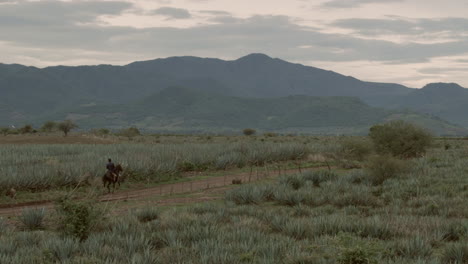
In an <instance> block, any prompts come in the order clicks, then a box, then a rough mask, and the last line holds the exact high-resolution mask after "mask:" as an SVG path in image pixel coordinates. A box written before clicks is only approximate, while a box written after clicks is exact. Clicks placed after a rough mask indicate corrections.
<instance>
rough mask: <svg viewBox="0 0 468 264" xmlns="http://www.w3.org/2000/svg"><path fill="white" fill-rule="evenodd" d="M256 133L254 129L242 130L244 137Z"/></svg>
mask: <svg viewBox="0 0 468 264" xmlns="http://www.w3.org/2000/svg"><path fill="white" fill-rule="evenodd" d="M256 132H257V131H255V129H252V128H246V129H244V130H242V133H244V135H246V136H251V135H254V134H255V133H256Z"/></svg>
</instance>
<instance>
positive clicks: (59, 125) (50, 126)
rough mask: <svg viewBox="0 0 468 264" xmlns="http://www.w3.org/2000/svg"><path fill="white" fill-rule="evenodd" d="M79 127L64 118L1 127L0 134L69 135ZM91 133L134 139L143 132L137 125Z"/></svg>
mask: <svg viewBox="0 0 468 264" xmlns="http://www.w3.org/2000/svg"><path fill="white" fill-rule="evenodd" d="M76 128H78V126H77V125H76V124H75V123H74V122H73V121H71V120H64V121H62V122H55V121H47V122H45V123H44V124H43V125H42V126H41V127H40V128H37V129H36V128H34V127H33V126H32V125H30V124H26V125H24V126H22V127H20V128H15V127H0V134H1V135H3V136H7V135H25V134H35V133H38V132H43V133H53V132H62V133H63V136H65V137H66V136H67V135H68V134H69V133H70V132H71V131H72V130H73V129H76ZM89 132H90V133H91V134H94V135H97V136H106V135H110V134H114V135H116V136H122V137H127V138H128V139H130V140H131V139H132V138H134V137H136V136H140V135H141V132H140V130H139V129H138V128H136V127H129V128H123V129H121V130H119V131H117V132H115V133H112V132H111V131H110V130H109V129H107V128H98V129H93V130H91V131H89Z"/></svg>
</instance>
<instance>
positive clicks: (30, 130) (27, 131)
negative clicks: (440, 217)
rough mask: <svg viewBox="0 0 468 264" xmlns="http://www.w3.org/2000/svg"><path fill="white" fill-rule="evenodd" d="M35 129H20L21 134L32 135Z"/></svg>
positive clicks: (29, 127)
mask: <svg viewBox="0 0 468 264" xmlns="http://www.w3.org/2000/svg"><path fill="white" fill-rule="evenodd" d="M33 130H34V129H33V127H32V126H31V125H25V126H24V127H22V128H20V129H19V132H20V133H21V134H30V133H32V132H33Z"/></svg>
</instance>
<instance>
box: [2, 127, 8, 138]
mask: <svg viewBox="0 0 468 264" xmlns="http://www.w3.org/2000/svg"><path fill="white" fill-rule="evenodd" d="M0 133H2V135H4V136H6V135H8V134H10V128H9V127H2V128H0Z"/></svg>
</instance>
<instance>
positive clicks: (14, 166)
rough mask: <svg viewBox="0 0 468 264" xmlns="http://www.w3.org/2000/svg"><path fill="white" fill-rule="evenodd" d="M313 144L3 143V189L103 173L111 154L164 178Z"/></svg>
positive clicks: (140, 173) (292, 154)
mask: <svg viewBox="0 0 468 264" xmlns="http://www.w3.org/2000/svg"><path fill="white" fill-rule="evenodd" d="M316 147H317V149H318V148H319V147H320V146H319V145H317V146H316ZM313 148H314V146H313V145H307V146H306V145H304V144H299V143H273V142H257V143H255V142H243V143H212V144H211V143H204V144H201V143H199V144H197V143H182V144H115V145H84V144H82V145H79V144H70V145H54V144H50V145H2V146H1V147H0V189H1V190H6V189H8V188H11V187H13V188H16V189H17V190H35V191H37V190H47V189H51V188H54V187H61V186H74V185H76V184H77V183H78V182H79V181H80V180H82V178H81V177H82V176H83V175H85V174H91V175H92V176H94V177H100V176H102V175H103V174H104V172H105V164H106V162H107V158H112V159H113V160H114V161H115V162H116V163H121V164H123V166H124V168H125V170H126V171H127V172H128V173H130V174H132V175H133V177H134V178H135V179H138V178H142V179H143V178H144V179H151V180H152V181H155V182H158V181H162V180H168V179H170V178H171V177H175V176H177V175H178V173H180V172H183V171H204V170H209V169H212V170H224V169H227V168H230V167H245V166H249V165H263V164H266V163H273V162H278V161H286V160H296V159H301V158H304V157H305V156H306V155H307V154H308V152H310V151H311V149H313Z"/></svg>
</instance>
